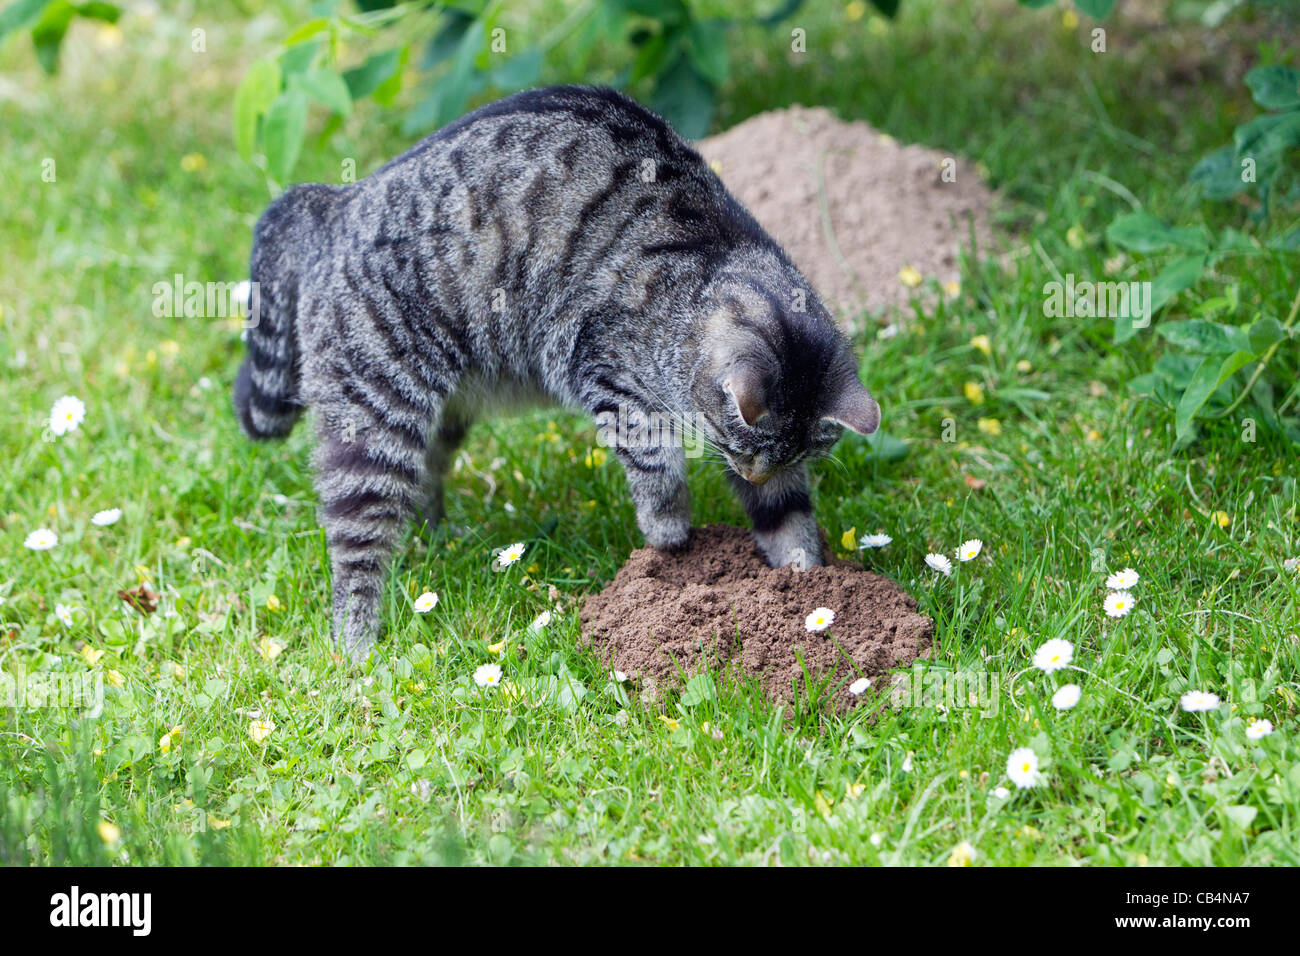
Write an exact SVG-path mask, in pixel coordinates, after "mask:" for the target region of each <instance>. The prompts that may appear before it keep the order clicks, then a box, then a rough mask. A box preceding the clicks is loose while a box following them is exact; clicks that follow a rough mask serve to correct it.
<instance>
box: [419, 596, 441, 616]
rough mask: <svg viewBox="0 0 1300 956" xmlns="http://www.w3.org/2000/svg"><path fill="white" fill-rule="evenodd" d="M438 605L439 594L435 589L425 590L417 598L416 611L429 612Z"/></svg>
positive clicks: (420, 612)
mask: <svg viewBox="0 0 1300 956" xmlns="http://www.w3.org/2000/svg"><path fill="white" fill-rule="evenodd" d="M437 606H438V595H437V593H436V592H434V591H425V592H424V593H423V594H421V595H420V596H419V597H418V598H416V599H415V605H414V607H415V613H416V614H428V613H429V612H430V611H432V610H433V609H434V608H435V607H437Z"/></svg>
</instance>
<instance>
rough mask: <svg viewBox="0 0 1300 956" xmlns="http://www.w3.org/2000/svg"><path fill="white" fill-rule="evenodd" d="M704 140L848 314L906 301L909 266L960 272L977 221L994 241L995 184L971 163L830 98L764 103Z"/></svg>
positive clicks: (731, 180) (737, 190)
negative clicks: (841, 115) (896, 134)
mask: <svg viewBox="0 0 1300 956" xmlns="http://www.w3.org/2000/svg"><path fill="white" fill-rule="evenodd" d="M696 146H697V147H698V149H699V150H700V153H701V154H702V155H703V156H704V158H705V159H706V160H709V161H710V162H713V161H716V162H717V164H718V165H717V166H715V168H716V169H718V175H719V176H720V177H721V178H722V181H723V182H724V183H726V185H727V188H728V189H730V190H731V191H732V192H733V193H734V194H735V196H736V198H737V199H739V200H740V201H741V202H742V203H744V204H745V205H746V206H747V207H748V208H749V211H750V212H752V213H753V214H754V217H755V218H756V219H758V221H759V222H760V223H761V224H762V226H763V228H765V229H766V230H767V231H768V232H770V233H771V234H772V236H773V238H775V239H776V240H777V242H779V243H781V244H782V245H783V246H785V249H786V251H787V252H789V253H790V256H791V258H793V259H794V261H795V264H796V265H797V266H799V268H800V269H801V270H802V271H803V273H804V275H805V276H807V277H808V280H809V281H810V282H811V283H812V284H813V287H814V288H815V289H816V290H817V291H818V292H819V293H820V294H821V296H822V299H823V300H824V301H825V302H826V305H827V307H828V308H829V309H830V310H831V311H832V312H833V313H834V314H835V315H836V317H837V318H838V319H840V321H841V322H844V323H846V324H849V325H858V324H859V322H858V319H859V313H860V312H861V311H862V310H863V309H866V310H868V311H870V312H872V313H875V312H878V311H880V310H882V309H888V308H889V307H891V306H906V305H907V303H908V300H909V297H910V295H911V294H912V293H913V291H914V290H913V289H912V288H910V287H909V286H908V285H906V284H905V283H904V282H903V281H902V280H901V279H900V278H899V274H900V272H902V271H903V270H904V269H906V268H909V267H910V268H911V269H914V270H915V271H916V273H918V274H919V275H920V276H923V277H924V278H927V279H938V280H939V281H940V282H941V283H947V282H950V281H954V280H956V279H959V278H960V270H959V268H958V250H959V248H960V247H961V246H963V245H967V244H969V238H970V234H971V225H972V224H973V225H974V233H975V236H976V238H977V242H978V248H979V249H980V250H981V252H982V253H985V251H986V250H987V249H988V248H989V245H990V235H991V234H990V231H989V226H988V218H989V206H990V203H991V201H992V193H991V192H990V190H989V188H988V187H987V186H986V185H985V184H984V182H983V181H982V180H981V179H980V177H979V174H978V173H976V172H975V168H974V166H973V165H972V164H971V163H969V162H967V161H966V160H964V159H961V158H960V157H958V156H955V155H953V154H951V153H948V152H944V151H942V150H934V149H927V148H926V147H923V146H902V145H900V144H899V143H898V142H896V141H895V140H893V139H892V138H890V137H888V136H884V135H882V134H881V133H879V132H877V131H876V130H874V129H872V128H871V127H870V126H869V125H867V124H866V123H863V122H854V123H845V122H841V121H840V120H838V119H836V118H835V116H834V115H832V114H831V113H830V111H828V110H826V109H823V108H820V107H817V108H812V109H809V108H805V107H801V106H794V107H790V108H789V109H784V110H774V111H772V112H769V113H761V114H759V115H758V116H754V117H751V118H750V119H748V120H746V121H745V122H743V123H741V124H739V125H738V126H734V127H732V128H731V129H729V130H727V131H726V132H725V133H719V134H718V135H717V136H712V137H710V138H709V139H705V140H701V141H700V142H699V143H697V144H696Z"/></svg>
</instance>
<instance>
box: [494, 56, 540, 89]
mask: <svg viewBox="0 0 1300 956" xmlns="http://www.w3.org/2000/svg"><path fill="white" fill-rule="evenodd" d="M541 75H542V51H541V50H539V49H532V50H525V51H524V52H523V53H520V54H518V55H517V56H512V57H511V58H510V59H508V60H506V62H505V63H503V64H501V65H500V66H499V67H497V68H496V69H495V70H493V71H492V85H493V86H495V87H497V88H498V89H502V90H512V91H513V90H522V89H525V88H527V87H530V86H534V85H535V84H536V83H537V80H538V78H539V77H540V76H541Z"/></svg>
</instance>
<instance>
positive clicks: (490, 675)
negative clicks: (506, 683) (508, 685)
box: [474, 664, 501, 687]
mask: <svg viewBox="0 0 1300 956" xmlns="http://www.w3.org/2000/svg"><path fill="white" fill-rule="evenodd" d="M474 683H476V684H478V686H479V687H496V686H497V685H498V684H500V683H501V665H500V664H480V665H479V667H478V669H477V670H476V671H474Z"/></svg>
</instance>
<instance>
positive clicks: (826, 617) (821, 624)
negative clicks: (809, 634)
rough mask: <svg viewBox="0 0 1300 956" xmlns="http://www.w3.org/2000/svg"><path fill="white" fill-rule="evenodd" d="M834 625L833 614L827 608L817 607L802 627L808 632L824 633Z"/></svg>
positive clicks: (805, 619)
mask: <svg viewBox="0 0 1300 956" xmlns="http://www.w3.org/2000/svg"><path fill="white" fill-rule="evenodd" d="M833 623H835V612H834V611H832V610H831V609H830V608H828V607H819V608H817V610H815V611H813V612H812V613H811V614H809V615H808V616H807V617H806V618H804V622H803V626H804V627H806V628H807V629H808V630H810V631H824V630H826V628H828V627H830V626H831V625H832V624H833Z"/></svg>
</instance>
